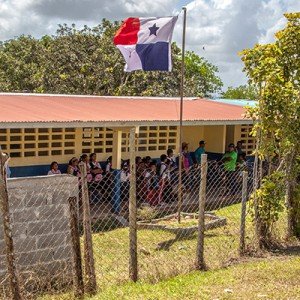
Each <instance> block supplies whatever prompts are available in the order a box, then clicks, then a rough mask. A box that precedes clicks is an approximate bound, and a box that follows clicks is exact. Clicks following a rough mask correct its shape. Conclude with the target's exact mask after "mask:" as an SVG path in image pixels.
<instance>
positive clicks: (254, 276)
mask: <svg viewBox="0 0 300 300" xmlns="http://www.w3.org/2000/svg"><path fill="white" fill-rule="evenodd" d="M299 279H300V258H299V257H296V256H286V257H283V256H278V257H276V256H275V257H274V256H272V257H269V258H266V259H252V260H251V261H248V262H244V263H240V264H238V265H232V266H231V267H228V268H224V269H218V270H212V271H207V272H195V271H194V272H192V273H190V274H187V275H179V276H177V277H174V278H172V279H168V280H163V281H161V282H159V283H157V284H149V283H136V284H134V283H127V284H122V285H114V286H111V287H109V288H107V289H104V290H103V291H102V292H99V293H98V294H97V295H96V296H94V297H86V299H91V300H104V299H105V300H106V299H107V300H108V299H111V300H113V299H128V300H135V299H136V300H138V299H139V300H160V299H161V300H166V299H170V300H171V299H172V300H175V299H176V300H177V299H178V300H181V299H188V300H194V299H195V300H196V299H197V300H200V299H201V300H206V299H210V300H212V299H214V300H217V299H220V300H221V299H222V300H223V299H232V300H233V299H236V300H237V299H241V300H246V299H249V300H254V299H278V300H285V299H286V300H296V299H300V285H299ZM50 299H51V300H56V299H57V300H58V299H66V300H67V299H72V296H71V295H70V294H67V295H63V296H52V297H51V296H48V297H44V298H43V300H50Z"/></svg>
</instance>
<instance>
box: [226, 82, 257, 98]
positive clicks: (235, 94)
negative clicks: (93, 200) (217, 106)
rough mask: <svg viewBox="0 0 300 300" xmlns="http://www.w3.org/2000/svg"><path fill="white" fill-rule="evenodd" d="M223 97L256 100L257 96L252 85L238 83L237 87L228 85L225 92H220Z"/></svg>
mask: <svg viewBox="0 0 300 300" xmlns="http://www.w3.org/2000/svg"><path fill="white" fill-rule="evenodd" d="M222 97H223V98H225V99H248V100H256V99H257V97H258V93H257V89H256V88H255V87H254V86H252V85H240V86H238V87H232V86H230V87H228V89H227V91H226V92H223V93H222Z"/></svg>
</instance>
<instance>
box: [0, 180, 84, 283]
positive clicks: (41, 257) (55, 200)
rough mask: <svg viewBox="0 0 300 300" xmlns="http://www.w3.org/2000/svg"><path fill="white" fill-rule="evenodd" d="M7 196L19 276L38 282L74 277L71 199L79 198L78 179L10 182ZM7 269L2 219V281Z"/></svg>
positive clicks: (0, 266)
mask: <svg viewBox="0 0 300 300" xmlns="http://www.w3.org/2000/svg"><path fill="white" fill-rule="evenodd" d="M8 192H9V207H10V215H11V222H12V233H13V241H14V246H15V253H16V267H17V270H18V272H19V273H24V272H23V271H26V274H27V275H28V274H30V276H32V277H36V276H35V275H37V276H38V277H39V279H41V278H42V277H43V278H49V279H53V278H54V277H57V278H58V277H59V276H63V277H64V278H66V277H71V272H72V262H71V258H72V253H71V244H70V243H71V236H70V228H69V205H68V198H69V197H77V196H78V179H77V178H76V177H73V176H68V175H58V176H43V177H26V178H15V179H9V180H8ZM0 218H1V217H0ZM5 269H6V265H5V247H4V240H3V228H2V219H0V276H1V275H2V276H1V277H3V275H5V273H6V270H5Z"/></svg>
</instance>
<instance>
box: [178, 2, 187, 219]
mask: <svg viewBox="0 0 300 300" xmlns="http://www.w3.org/2000/svg"><path fill="white" fill-rule="evenodd" d="M182 11H183V29H182V50H181V80H180V119H179V165H178V167H179V177H178V181H179V182H178V223H180V221H181V207H182V142H183V140H182V136H183V130H182V119H183V89H184V56H185V31H186V7H182Z"/></svg>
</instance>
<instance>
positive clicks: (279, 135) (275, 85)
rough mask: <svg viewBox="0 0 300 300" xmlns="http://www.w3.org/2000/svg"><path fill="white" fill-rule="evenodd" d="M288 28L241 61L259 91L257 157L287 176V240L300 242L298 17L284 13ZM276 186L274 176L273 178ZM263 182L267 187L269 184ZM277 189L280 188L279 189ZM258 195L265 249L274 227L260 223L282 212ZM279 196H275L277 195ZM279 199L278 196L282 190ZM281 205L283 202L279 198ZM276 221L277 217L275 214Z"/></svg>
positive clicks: (253, 111)
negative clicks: (273, 213)
mask: <svg viewBox="0 0 300 300" xmlns="http://www.w3.org/2000/svg"><path fill="white" fill-rule="evenodd" d="M285 17H286V18H287V21H288V22H287V25H286V27H285V28H284V29H283V30H281V31H279V32H277V33H276V35H275V36H276V41H275V43H273V44H267V45H256V46H255V47H254V48H253V49H247V50H244V51H243V52H242V53H241V55H242V60H243V62H244V64H245V71H246V72H247V74H248V76H249V78H250V82H251V84H253V85H254V86H255V87H256V88H257V89H259V90H260V96H259V105H258V106H257V107H255V108H252V109H250V110H249V114H250V115H251V116H252V118H253V119H254V120H255V121H256V123H255V126H254V131H253V132H254V134H255V135H256V136H257V137H258V138H259V149H258V153H259V156H260V157H261V158H268V157H274V156H276V158H278V159H279V161H280V164H279V165H278V167H277V170H275V172H277V174H279V173H281V172H284V174H285V176H283V177H282V180H283V182H284V191H285V202H286V204H287V210H288V235H292V234H294V235H296V236H297V237H298V238H299V237H300V199H299V174H300V164H299V163H300V142H299V141H300V121H299V119H300V13H290V14H285ZM269 180H270V181H272V177H271V176H270V177H269ZM270 181H265V183H263V185H264V184H268V185H269V184H270ZM274 188H277V189H282V185H280V184H276V185H274ZM262 191H264V186H262V188H261V189H260V190H259V191H258V193H259V195H260V197H259V199H260V200H261V201H260V203H258V204H259V205H258V208H259V209H258V214H257V221H258V223H259V228H258V229H259V230H258V233H259V234H260V238H261V241H262V244H264V242H265V238H267V235H268V232H267V231H266V230H265V229H266V228H271V227H270V226H269V225H268V224H266V222H265V220H264V219H262V218H260V216H261V215H266V213H267V214H268V213H270V211H271V210H272V205H275V206H277V207H280V204H279V203H278V201H279V200H280V197H277V198H276V199H278V201H277V202H276V201H275V202H274V201H273V202H272V205H271V204H270V203H271V202H270V201H269V200H268V197H269V195H270V194H269V193H263V192H262ZM274 193H275V192H273V194H274ZM277 195H280V191H278V193H277ZM281 201H283V199H282V198H281ZM276 216H277V215H276Z"/></svg>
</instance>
